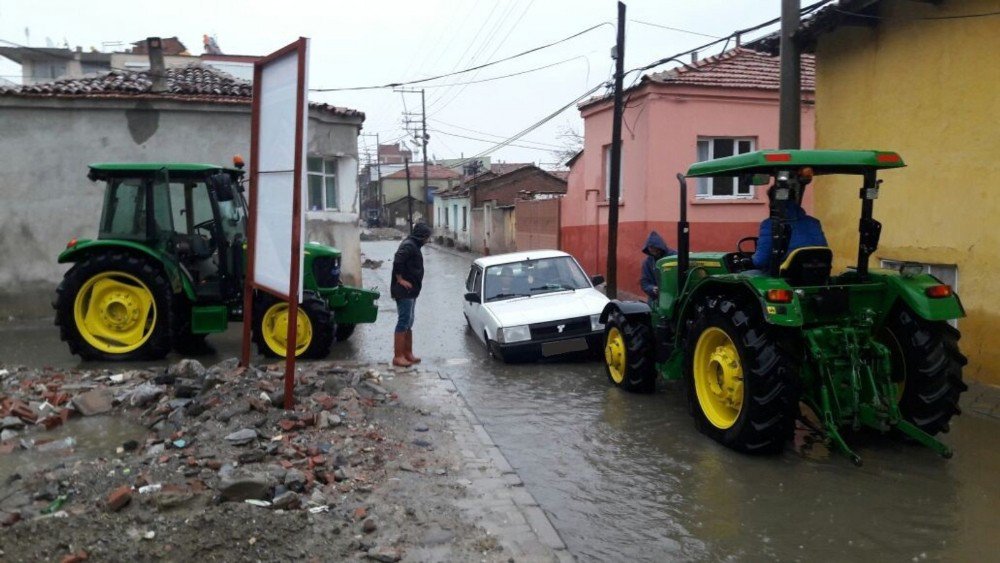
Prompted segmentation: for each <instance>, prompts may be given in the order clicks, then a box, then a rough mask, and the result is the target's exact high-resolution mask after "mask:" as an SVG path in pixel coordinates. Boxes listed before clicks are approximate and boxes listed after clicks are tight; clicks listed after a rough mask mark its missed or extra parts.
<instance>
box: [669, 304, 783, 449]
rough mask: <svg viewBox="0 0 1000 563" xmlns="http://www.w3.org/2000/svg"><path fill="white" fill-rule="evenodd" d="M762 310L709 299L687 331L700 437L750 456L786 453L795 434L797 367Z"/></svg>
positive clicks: (687, 357)
mask: <svg viewBox="0 0 1000 563" xmlns="http://www.w3.org/2000/svg"><path fill="white" fill-rule="evenodd" d="M762 317H763V316H762V314H761V313H760V310H759V306H757V305H756V304H746V303H743V302H740V301H737V300H735V299H732V298H730V297H726V296H712V297H707V298H703V299H702V300H700V301H699V302H698V303H697V304H696V306H695V311H694V314H693V315H692V317H691V320H689V321H688V323H687V335H686V339H685V349H684V352H685V358H684V360H685V361H684V365H685V379H686V381H687V387H688V400H689V402H690V405H691V411H692V414H693V415H694V418H695V422H696V425H697V427H698V429H699V430H700V431H701V432H703V433H704V434H706V435H708V436H709V437H711V438H712V439H714V440H716V441H717V442H719V443H721V444H723V445H724V446H726V447H729V448H732V449H734V450H737V451H741V452H746V453H776V452H780V451H781V450H782V448H783V447H784V444H785V442H786V441H787V440H788V439H790V438H791V436H792V432H793V430H794V427H795V413H796V408H797V406H798V393H797V391H796V386H795V385H794V377H795V374H794V369H793V362H792V360H791V358H790V356H789V355H788V353H787V352H785V351H784V350H783V349H782V347H781V346H779V344H778V341H777V338H776V334H775V332H774V330H773V329H772V327H770V326H768V325H767V324H766V323H765V321H764V319H763V318H762Z"/></svg>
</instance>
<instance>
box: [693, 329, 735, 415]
mask: <svg viewBox="0 0 1000 563" xmlns="http://www.w3.org/2000/svg"><path fill="white" fill-rule="evenodd" d="M693 362H694V365H693V366H692V373H693V374H694V389H695V393H696V394H697V395H698V404H699V405H700V406H701V412H702V413H704V414H705V418H707V419H708V421H709V422H711V423H712V425H713V426H715V427H716V428H719V429H721V430H725V429H727V428H729V427H731V426H732V425H733V424H735V423H736V419H737V418H738V417H739V416H740V410H741V409H742V408H743V366H742V365H741V364H740V355H739V352H738V351H737V350H736V345H735V344H733V340H732V338H730V337H729V335H728V334H726V332H725V331H724V330H722V329H720V328H716V327H710V328H708V329H706V330H705V332H703V333H701V336H699V337H698V344H697V345H695V348H694V360H693Z"/></svg>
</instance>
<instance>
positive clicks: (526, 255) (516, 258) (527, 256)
mask: <svg viewBox="0 0 1000 563" xmlns="http://www.w3.org/2000/svg"><path fill="white" fill-rule="evenodd" d="M560 256H570V255H569V254H567V253H565V252H563V251H561V250H526V251H523V252H511V253H509V254H497V255H495V256H483V257H482V258H478V259H477V260H476V261H475V262H473V264H475V265H477V266H482V267H483V268H489V267H490V266H496V265H499V264H512V263H514V262H523V261H525V260H538V259H541V258H558V257H560Z"/></svg>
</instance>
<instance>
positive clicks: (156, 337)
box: [52, 250, 173, 361]
mask: <svg viewBox="0 0 1000 563" xmlns="http://www.w3.org/2000/svg"><path fill="white" fill-rule="evenodd" d="M109 272H121V273H123V274H127V275H129V276H133V277H134V278H136V279H138V280H139V281H141V282H142V284H144V285H145V286H146V288H147V289H148V290H149V293H150V294H151V295H152V297H153V305H154V306H155V309H154V312H155V321H150V320H147V329H146V330H149V331H150V332H149V335H148V337H147V338H146V339H145V341H144V342H143V343H142V344H141V345H140V346H139V347H137V348H135V349H133V350H129V351H127V352H114V351H109V350H102V349H99V348H97V347H95V346H94V345H93V344H92V343H91V342H89V341H88V340H87V339H86V338H85V337H84V336H83V334H81V331H80V327H78V326H77V322H76V316H75V314H74V306H75V304H76V298H77V294H78V293H79V292H80V290H81V289H83V288H84V286H85V285H86V284H87V282H88V281H89V280H91V279H92V278H94V277H95V276H98V275H101V274H108V273H109ZM123 279H124V278H123ZM127 285H134V284H133V283H132V282H131V281H130V280H128V283H127ZM172 298H173V293H172V290H171V288H170V281H169V280H168V279H167V277H166V275H165V274H164V273H163V270H162V268H161V267H160V264H158V263H157V262H155V261H154V260H152V259H149V258H145V257H142V256H138V255H134V254H130V253H127V252H122V251H120V250H112V251H109V252H100V253H93V254H90V255H88V256H86V257H84V258H83V259H81V260H80V261H79V262H77V263H76V264H75V265H74V266H73V267H72V268H70V269H69V271H68V272H66V275H65V276H63V280H62V282H61V283H60V284H59V287H58V288H57V289H56V300H55V302H54V303H53V304H52V306H53V307H54V308H55V310H56V325H58V326H59V336H60V338H62V340H63V341H65V342H66V343H67V344H68V345H69V351H70V353H73V354H77V355H79V356H80V357H81V358H83V359H84V360H103V361H133V360H158V359H160V358H163V357H164V356H166V355H167V354H168V353H169V352H170V347H171V334H170V327H171V324H172V320H171V316H172V313H173V311H172V309H171V300H172ZM149 323H151V325H150V324H149Z"/></svg>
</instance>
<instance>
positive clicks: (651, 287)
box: [639, 231, 677, 299]
mask: <svg viewBox="0 0 1000 563" xmlns="http://www.w3.org/2000/svg"><path fill="white" fill-rule="evenodd" d="M650 248H659V249H660V250H662V251H663V256H669V255H671V254H677V251H675V250H673V249H671V248H670V247H669V246H667V243H666V242H664V241H663V237H661V236H660V234H659V233H657V232H656V231H651V232H650V233H649V237H648V238H646V244H645V245H643V247H642V252H643V254H645V255H646V261H645V262H643V263H642V277H641V278H639V285H640V286H642V291H643V292H645V293H646V295H648V296H649V298H650V299H655V298H656V288H657V287H659V285H660V284H659V281H658V280H657V277H656V261H657V260H659V258H657V257H655V256H653V255H652V254H650V253H649V249H650Z"/></svg>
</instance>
